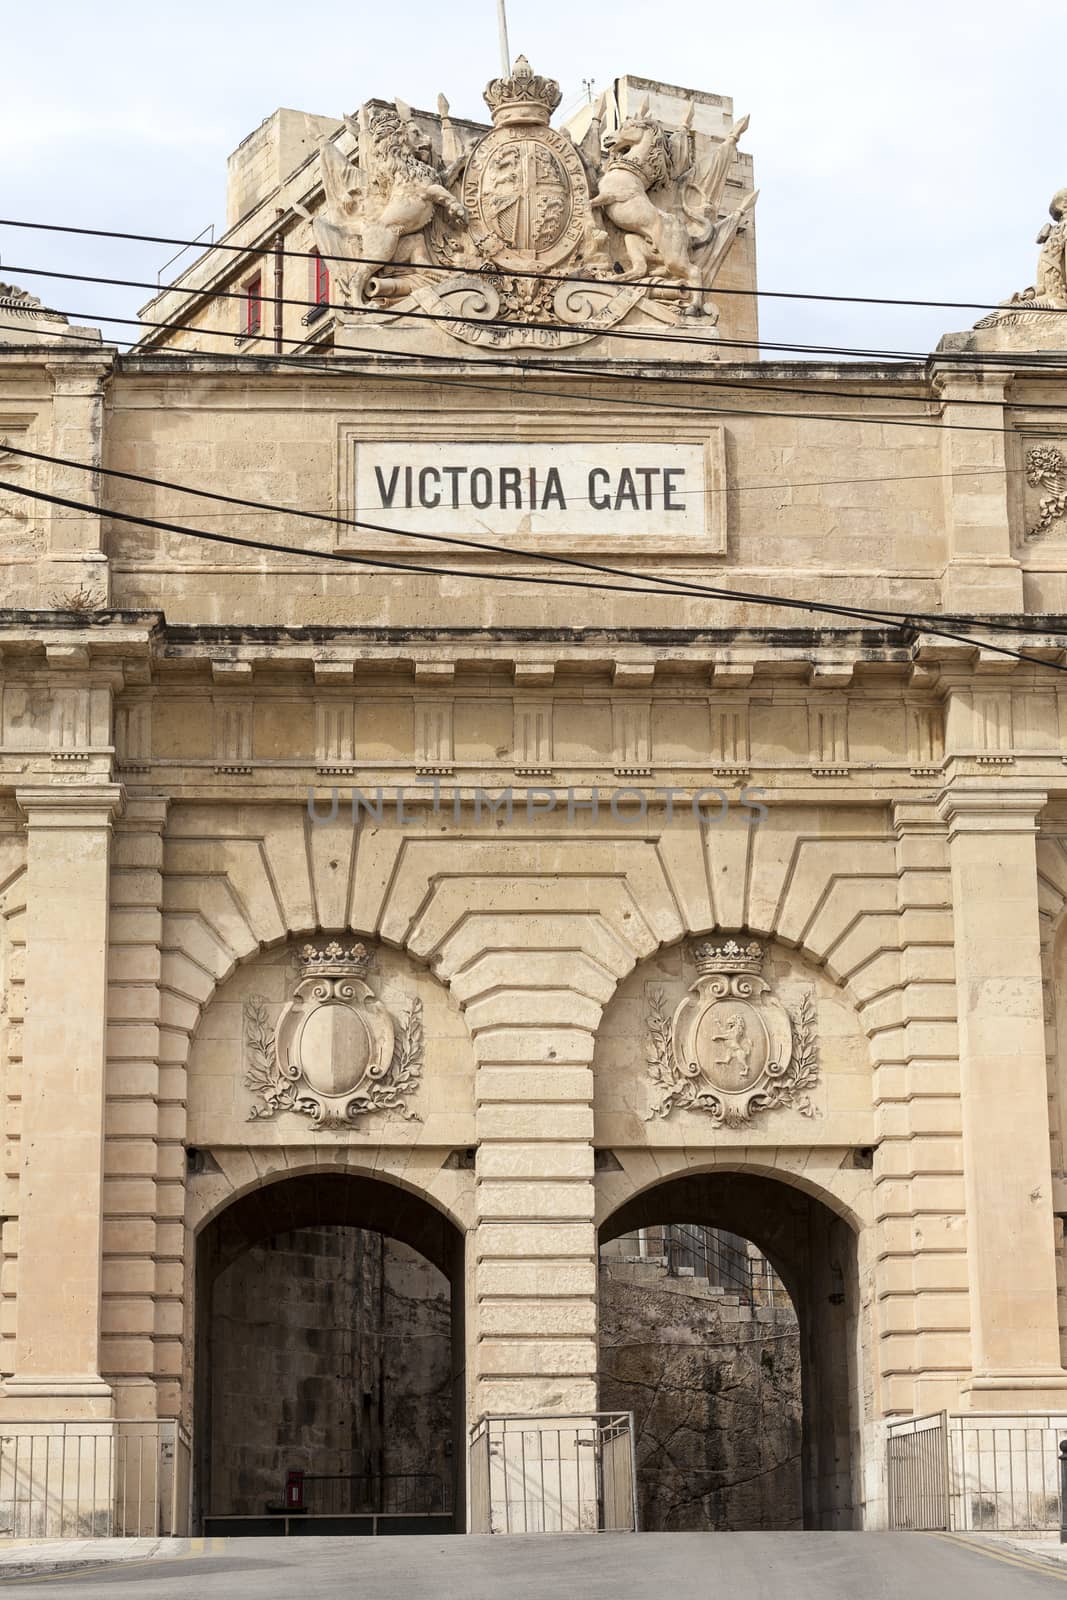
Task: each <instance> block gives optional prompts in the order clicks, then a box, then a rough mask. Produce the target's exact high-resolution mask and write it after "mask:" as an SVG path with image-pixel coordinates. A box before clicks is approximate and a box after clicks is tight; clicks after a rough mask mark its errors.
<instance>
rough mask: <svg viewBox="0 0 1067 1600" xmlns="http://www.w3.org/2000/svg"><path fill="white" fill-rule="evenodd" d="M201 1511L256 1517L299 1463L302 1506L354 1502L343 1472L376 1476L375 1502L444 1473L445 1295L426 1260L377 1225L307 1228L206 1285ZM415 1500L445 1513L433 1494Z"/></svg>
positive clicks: (448, 1445) (447, 1456) (447, 1472)
mask: <svg viewBox="0 0 1067 1600" xmlns="http://www.w3.org/2000/svg"><path fill="white" fill-rule="evenodd" d="M207 1355H208V1360H209V1363H210V1395H211V1399H210V1406H211V1417H210V1430H211V1446H210V1456H211V1459H210V1483H209V1488H208V1496H209V1501H210V1504H209V1507H208V1509H209V1510H211V1511H212V1512H213V1513H215V1514H216V1515H223V1514H227V1513H229V1514H243V1515H249V1514H260V1513H262V1512H263V1511H264V1510H265V1509H266V1508H267V1506H269V1505H279V1504H280V1503H281V1501H282V1497H283V1490H284V1485H285V1476H286V1473H287V1471H289V1470H290V1469H291V1468H296V1467H300V1468H303V1469H304V1470H305V1472H307V1473H309V1474H326V1475H330V1476H333V1477H334V1481H333V1482H331V1483H326V1484H321V1485H312V1484H309V1485H308V1487H307V1502H308V1506H309V1509H311V1510H316V1509H318V1510H322V1511H343V1510H349V1509H357V1507H356V1505H355V1504H354V1503H353V1502H352V1499H351V1497H352V1495H353V1493H355V1495H356V1496H357V1497H359V1498H361V1499H364V1498H365V1497H366V1494H367V1492H368V1488H370V1492H371V1493H372V1495H373V1492H374V1486H373V1485H372V1486H368V1485H367V1484H365V1483H363V1484H359V1485H358V1486H356V1487H355V1488H353V1486H352V1485H351V1484H349V1483H347V1482H341V1481H339V1480H340V1479H342V1478H344V1479H352V1478H359V1477H368V1478H371V1479H377V1478H383V1479H384V1486H383V1493H384V1506H383V1508H384V1509H401V1508H402V1507H403V1505H404V1504H406V1503H410V1499H411V1497H412V1496H415V1497H416V1498H420V1499H421V1498H424V1497H425V1495H426V1494H427V1493H430V1494H431V1498H432V1499H433V1498H437V1499H438V1500H439V1498H440V1497H439V1496H434V1495H433V1490H434V1488H435V1486H434V1485H433V1484H432V1483H430V1482H428V1481H427V1479H426V1478H424V1477H420V1478H419V1479H418V1480H417V1481H416V1480H413V1479H411V1478H408V1477H406V1475H408V1474H420V1475H422V1474H435V1475H436V1476H437V1477H438V1478H439V1479H440V1483H441V1493H442V1494H443V1495H445V1496H447V1495H448V1493H449V1486H450V1480H451V1471H452V1461H451V1454H452V1441H451V1426H452V1401H451V1389H450V1368H451V1333H450V1294H449V1287H448V1282H447V1280H446V1279H445V1278H444V1277H443V1276H442V1274H441V1273H440V1272H438V1271H437V1269H436V1268H435V1267H433V1266H431V1264H430V1263H429V1262H428V1261H427V1260H425V1258H424V1257H422V1256H420V1255H419V1254H417V1252H416V1251H414V1250H411V1249H409V1248H408V1246H406V1245H403V1244H400V1243H399V1242H398V1241H396V1240H393V1239H387V1238H384V1237H383V1236H382V1235H381V1234H379V1233H370V1232H366V1231H364V1230H362V1229H359V1228H351V1227H317V1228H302V1229H299V1230H297V1231H295V1232H293V1233H287V1234H281V1235H278V1236H277V1237H275V1238H273V1239H271V1240H269V1241H268V1242H267V1243H266V1244H264V1245H262V1246H259V1247H257V1248H255V1249H252V1250H248V1251H246V1252H245V1254H244V1255H242V1256H240V1257H239V1258H238V1259H237V1260H236V1261H235V1262H233V1263H232V1264H231V1265H230V1266H229V1267H227V1268H226V1269H225V1271H223V1272H222V1273H220V1275H219V1277H218V1278H217V1280H216V1282H215V1286H214V1297H213V1302H212V1318H211V1328H210V1334H209V1338H208V1344H207ZM423 1508H424V1509H442V1506H441V1505H440V1503H437V1504H429V1503H427V1504H425V1505H424V1506H423Z"/></svg>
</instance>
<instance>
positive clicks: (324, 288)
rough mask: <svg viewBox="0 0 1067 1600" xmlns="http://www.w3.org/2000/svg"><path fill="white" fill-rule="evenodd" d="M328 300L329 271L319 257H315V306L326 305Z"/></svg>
mask: <svg viewBox="0 0 1067 1600" xmlns="http://www.w3.org/2000/svg"><path fill="white" fill-rule="evenodd" d="M329 298H330V269H329V267H328V266H327V265H326V263H325V261H324V260H323V259H322V257H321V256H320V255H316V257H315V304H316V305H317V306H321V305H326V304H327V303H328V301H329Z"/></svg>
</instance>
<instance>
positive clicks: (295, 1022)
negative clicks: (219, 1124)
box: [244, 941, 423, 1129]
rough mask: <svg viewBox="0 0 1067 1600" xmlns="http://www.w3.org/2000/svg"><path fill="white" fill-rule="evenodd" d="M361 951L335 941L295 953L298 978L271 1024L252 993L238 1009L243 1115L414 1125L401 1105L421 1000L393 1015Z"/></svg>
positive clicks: (413, 1063) (418, 1071)
mask: <svg viewBox="0 0 1067 1600" xmlns="http://www.w3.org/2000/svg"><path fill="white" fill-rule="evenodd" d="M371 959H372V958H371V955H370V953H369V952H368V951H367V949H366V948H365V947H364V946H363V945H362V944H354V945H351V946H348V947H345V946H342V945H341V944H338V943H337V942H336V941H333V942H331V943H330V944H327V945H326V946H325V947H322V948H320V947H319V946H317V945H313V944H308V945H305V946H304V948H303V950H302V951H301V952H300V969H301V977H300V980H299V982H298V983H297V985H296V988H295V989H294V991H293V995H292V998H291V999H290V1000H289V1002H288V1004H287V1005H285V1006H284V1007H283V1008H282V1011H281V1013H280V1015H279V1016H278V1018H277V1021H276V1022H272V1021H271V1017H270V1007H269V1005H268V1003H267V1001H266V1000H264V999H263V997H262V996H261V995H250V996H249V997H248V999H247V1000H246V1001H245V1006H244V1043H245V1052H246V1067H247V1070H246V1072H245V1079H244V1082H245V1087H246V1088H248V1089H251V1090H252V1091H253V1093H254V1095H255V1097H256V1100H255V1104H254V1105H253V1107H252V1109H251V1111H250V1113H249V1119H248V1120H249V1121H250V1122H255V1121H259V1120H262V1119H263V1118H270V1117H275V1116H277V1115H278V1114H279V1113H280V1112H283V1111H293V1112H296V1113H297V1114H298V1115H300V1116H305V1117H309V1118H310V1119H311V1122H312V1125H313V1127H314V1128H316V1129H330V1128H349V1127H351V1126H352V1125H353V1124H354V1123H355V1122H357V1121H358V1120H359V1118H360V1117H362V1116H365V1115H366V1114H367V1113H369V1112H372V1111H387V1112H396V1113H399V1114H400V1115H401V1116H403V1117H404V1118H405V1120H407V1121H419V1120H420V1119H419V1117H418V1115H417V1113H416V1112H414V1111H410V1110H409V1109H408V1105H407V1101H408V1098H409V1096H411V1095H412V1094H413V1093H414V1092H415V1091H416V1089H417V1088H418V1086H419V1080H420V1079H421V1076H422V1063H423V1025H422V1001H421V1000H419V999H418V998H417V997H416V998H415V999H413V1000H412V1001H411V1004H410V1006H409V1009H408V1013H407V1016H406V1018H404V1019H403V1020H401V1019H400V1018H398V1017H397V1016H395V1015H394V1014H393V1013H392V1012H391V1011H389V1010H388V1009H387V1007H386V1006H385V1005H383V1004H382V1002H381V1000H379V999H378V997H377V996H376V995H375V993H374V991H373V989H372V988H371V987H370V984H369V983H368V982H367V976H368V972H369V969H370V966H371Z"/></svg>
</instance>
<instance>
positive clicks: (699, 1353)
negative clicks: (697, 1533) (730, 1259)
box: [599, 1258, 803, 1532]
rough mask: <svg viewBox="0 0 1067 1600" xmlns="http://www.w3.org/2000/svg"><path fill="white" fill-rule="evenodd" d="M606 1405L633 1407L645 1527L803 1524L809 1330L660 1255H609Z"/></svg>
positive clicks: (786, 1310)
mask: <svg viewBox="0 0 1067 1600" xmlns="http://www.w3.org/2000/svg"><path fill="white" fill-rule="evenodd" d="M599 1376H600V1407H601V1409H602V1410H605V1411H613V1410H619V1411H632V1412H633V1413H634V1424H635V1429H636V1436H637V1491H638V1502H639V1510H640V1519H641V1524H640V1525H641V1527H642V1528H644V1529H646V1530H647V1531H652V1532H667V1531H675V1530H708V1529H730V1530H738V1529H764V1528H768V1529H769V1528H801V1527H803V1511H802V1480H801V1456H800V1445H801V1390H800V1336H799V1329H798V1326H797V1320H796V1315H795V1313H794V1311H793V1309H792V1307H791V1306H789V1307H784V1306H757V1307H756V1308H755V1309H752V1308H750V1307H748V1306H746V1305H744V1304H742V1303H741V1302H740V1300H739V1297H738V1296H737V1295H731V1294H728V1293H724V1292H723V1291H722V1290H721V1289H720V1288H718V1287H713V1286H710V1285H709V1283H708V1280H707V1279H706V1278H695V1277H693V1278H689V1277H683V1278H678V1277H669V1276H668V1273H667V1268H666V1267H665V1266H664V1265H661V1264H659V1263H658V1262H650V1261H647V1260H645V1261H626V1260H624V1259H619V1258H605V1259H603V1260H602V1261H601V1263H600V1374H599Z"/></svg>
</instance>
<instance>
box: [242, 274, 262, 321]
mask: <svg viewBox="0 0 1067 1600" xmlns="http://www.w3.org/2000/svg"><path fill="white" fill-rule="evenodd" d="M262 323H263V279H262V278H261V277H260V276H259V275H258V273H257V275H256V276H255V277H254V278H252V279H251V280H250V281H249V282H248V283H247V284H246V285H245V332H246V333H258V332H259V330H260V328H261V326H262Z"/></svg>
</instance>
